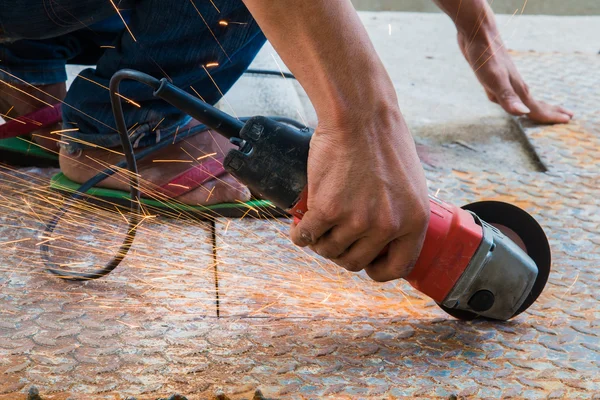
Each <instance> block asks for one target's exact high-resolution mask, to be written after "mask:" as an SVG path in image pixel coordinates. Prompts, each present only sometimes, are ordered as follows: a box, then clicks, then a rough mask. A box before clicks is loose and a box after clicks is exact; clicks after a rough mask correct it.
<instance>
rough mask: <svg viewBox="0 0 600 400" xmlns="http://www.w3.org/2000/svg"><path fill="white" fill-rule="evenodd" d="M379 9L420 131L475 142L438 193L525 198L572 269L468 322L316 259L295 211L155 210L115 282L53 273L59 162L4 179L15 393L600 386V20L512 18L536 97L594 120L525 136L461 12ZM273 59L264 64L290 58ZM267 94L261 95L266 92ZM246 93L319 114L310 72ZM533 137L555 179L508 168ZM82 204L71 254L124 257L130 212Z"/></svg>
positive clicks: (245, 110) (66, 235)
mask: <svg viewBox="0 0 600 400" xmlns="http://www.w3.org/2000/svg"><path fill="white" fill-rule="evenodd" d="M362 18H363V20H364V21H365V24H366V25H367V27H368V29H369V33H370V34H371V36H372V37H373V39H374V42H375V44H376V47H377V49H378V51H380V53H381V54H382V57H383V59H384V62H385V63H386V65H387V66H388V69H389V70H390V74H391V75H392V78H393V81H394V84H395V86H396V89H397V91H398V93H399V96H400V98H401V100H400V101H401V106H402V109H403V111H404V113H405V116H406V118H407V120H408V121H409V124H410V126H411V128H412V130H413V132H415V137H416V140H417V141H418V142H421V143H422V144H423V145H425V146H428V148H430V149H432V151H437V152H438V153H437V154H438V155H439V156H442V155H445V154H447V153H448V152H450V151H451V150H452V151H454V150H455V149H456V147H460V148H463V147H464V146H462V145H460V144H459V145H458V146H456V147H452V146H449V147H448V146H446V147H444V146H445V145H450V144H452V143H454V142H456V141H457V139H458V140H460V141H462V142H464V143H466V144H467V145H468V146H469V147H472V148H475V149H476V150H469V149H466V150H469V151H471V152H472V153H473V154H472V157H471V159H469V160H467V157H460V153H455V157H456V159H454V160H453V161H452V162H440V163H438V164H437V165H429V166H426V167H427V168H426V173H427V177H428V181H429V185H430V189H431V190H432V191H437V190H439V195H440V197H442V198H445V199H448V200H451V201H453V202H455V203H457V204H464V203H467V202H472V201H476V200H482V199H497V200H503V201H508V202H511V203H514V204H516V205H518V206H520V207H522V208H524V209H526V210H527V211H529V212H531V213H532V214H534V215H535V216H536V218H538V219H539V221H540V222H541V223H542V225H543V227H544V228H545V230H546V231H547V232H548V235H549V239H550V242H551V247H552V249H553V258H554V263H553V272H552V274H551V277H550V281H549V284H548V287H547V289H546V291H545V293H544V294H543V295H542V297H541V298H540V300H539V302H538V303H536V305H534V306H533V307H532V308H531V309H530V310H529V311H528V312H526V313H524V314H522V315H521V316H519V317H518V318H517V319H515V320H514V321H512V322H509V323H506V324H495V323H491V322H486V321H475V322H472V323H461V322H458V321H455V320H452V319H449V318H448V317H447V315H445V314H444V313H443V312H442V311H441V310H440V309H439V308H438V307H437V306H436V305H435V304H434V303H433V302H432V301H430V300H429V299H427V298H425V297H424V296H423V295H421V294H419V293H418V292H416V291H414V290H412V289H411V288H410V287H409V286H408V285H407V284H405V283H403V282H392V283H388V284H386V285H377V284H374V283H373V282H370V281H369V280H367V279H365V278H364V276H362V275H354V274H350V273H345V272H344V271H341V270H340V269H339V268H336V267H335V266H332V265H330V264H328V263H325V262H323V260H321V259H319V258H318V257H315V256H314V255H313V254H311V253H309V252H303V251H300V250H298V249H297V248H295V247H293V246H292V245H291V244H290V243H289V241H288V240H287V239H286V237H285V234H286V224H287V221H256V220H243V221H238V220H227V219H220V220H219V221H217V222H216V224H215V226H214V227H213V226H211V225H210V224H206V223H201V224H199V223H196V222H192V221H184V220H181V219H163V218H161V219H152V218H149V219H148V220H147V221H145V222H144V223H143V224H142V226H141V230H140V237H139V238H138V240H136V243H135V245H134V248H133V250H132V253H131V255H130V256H129V257H128V258H127V259H126V261H125V263H124V265H122V266H121V267H119V269H117V270H116V271H114V273H113V274H111V275H110V276H109V277H108V279H106V280H103V281H98V282H89V283H85V284H73V283H69V282H62V281H58V280H56V279H54V278H50V277H48V276H47V275H46V274H45V273H43V271H41V265H40V259H39V254H38V251H39V243H40V242H43V241H45V240H48V238H46V237H43V233H42V232H41V231H40V229H43V226H44V222H45V221H46V220H47V219H48V218H49V216H50V214H51V213H52V212H53V211H54V210H55V209H56V204H57V202H58V201H60V198H59V197H58V195H57V194H54V193H52V194H50V192H48V188H47V185H48V177H49V175H50V174H51V172H52V171H47V170H46V171H40V170H37V169H28V170H22V171H18V172H14V171H12V172H8V173H7V172H5V171H2V173H1V174H0V187H1V190H0V195H1V196H2V197H1V200H2V201H0V237H1V238H2V239H0V242H2V243H0V246H1V247H0V254H1V257H0V399H2V400H5V399H6V400H8V399H10V400H13V399H25V398H26V393H27V391H28V390H29V388H30V387H31V386H36V387H38V388H39V390H40V393H41V394H42V398H44V399H46V398H48V399H59V400H65V399H67V398H72V399H114V398H124V397H126V396H129V395H133V396H135V397H136V398H138V399H156V398H159V397H160V398H165V397H168V396H170V395H171V394H172V393H174V392H178V393H181V394H183V395H186V396H188V398H189V399H200V398H215V397H217V398H225V397H224V396H227V397H229V398H253V397H254V398H261V397H260V396H258V395H257V394H256V393H257V392H256V390H257V389H259V390H260V391H261V392H262V393H263V394H264V395H265V396H266V397H269V398H284V397H300V396H304V397H308V398H379V397H381V398H387V397H392V398H393V397H400V398H402V397H404V398H414V397H422V398H446V399H447V398H449V397H451V396H454V397H453V398H469V397H492V398H510V397H512V398H532V399H544V398H567V399H570V398H597V397H598V396H600V378H599V376H598V374H597V371H598V369H599V368H600V347H599V346H598V343H599V341H600V336H599V334H598V328H599V327H600V322H599V321H600V307H599V304H600V296H599V294H598V293H600V286H599V283H598V282H600V276H599V273H600V270H599V269H598V268H597V265H598V262H599V261H600V258H599V257H600V256H599V255H600V238H599V237H598V232H600V217H599V215H598V213H597V210H598V208H599V207H600V200H599V199H600V197H599V196H598V189H597V182H598V170H597V160H598V158H600V113H599V112H598V110H600V97H599V96H600V92H599V91H598V90H595V88H597V87H598V85H599V84H600V76H599V75H598V71H600V59H599V58H598V57H599V56H597V55H596V53H597V49H596V47H597V44H598V43H597V39H595V38H598V37H600V35H599V32H598V29H600V20H599V19H598V18H592V17H590V18H570V17H563V18H557V17H519V19H516V20H511V22H510V23H508V20H509V19H508V18H507V17H501V18H500V20H501V25H502V27H503V28H502V29H503V30H504V33H505V35H506V36H508V37H509V38H510V39H509V40H508V43H509V47H510V48H511V49H512V50H513V54H514V57H515V62H516V63H517V65H518V66H519V67H520V69H521V71H522V73H523V74H524V76H525V77H526V78H527V79H528V81H529V83H530V85H531V87H532V90H533V91H534V93H536V94H537V95H539V96H541V97H543V98H546V99H547V100H549V101H553V102H560V103H563V104H565V105H567V106H569V107H571V108H573V109H574V110H575V112H576V113H577V114H576V115H577V118H576V120H574V121H573V122H572V123H571V124H568V125H562V126H530V125H528V124H526V123H524V124H521V125H520V128H521V129H522V131H523V132H524V134H522V135H521V136H519V135H518V134H517V132H521V131H520V130H519V131H515V130H514V126H515V125H514V122H513V121H512V120H511V119H510V118H508V117H507V116H506V115H505V114H504V113H503V112H502V111H501V110H500V109H499V108H498V107H496V106H494V105H491V104H489V103H488V102H487V99H486V98H485V96H484V94H483V92H482V91H481V89H480V88H479V86H478V84H477V82H476V81H475V79H474V78H473V77H472V75H471V72H470V71H469V70H468V67H467V65H466V64H465V63H464V62H463V61H461V58H460V54H459V52H458V50H457V47H456V44H455V43H454V38H453V36H454V35H453V32H452V26H451V23H450V22H449V20H447V19H445V17H443V16H438V15H423V14H409V15H406V14H396V13H381V14H375V13H364V14H362ZM390 25H391V26H392V35H389V26H390ZM552 32H554V33H553V34H552V35H550V33H552ZM556 32H561V33H560V35H556ZM511 34H512V37H511ZM530 50H533V51H530ZM272 53H273V52H272V50H271V49H270V48H269V47H266V48H265V49H264V50H263V52H262V54H261V56H260V57H259V58H258V59H257V60H256V63H255V65H256V66H266V67H269V68H277V64H276V63H275V61H274V60H273V56H275V57H276V55H274V54H273V56H272ZM431 57H433V58H431ZM280 65H281V63H280ZM448 77H451V78H450V79H449V78H448ZM251 87H255V88H257V89H258V88H260V90H259V91H258V93H259V95H258V96H254V97H253V100H252V102H250V101H248V96H247V92H246V90H248V89H249V88H251ZM227 101H228V104H227V103H225V102H224V103H223V104H222V107H223V108H225V109H228V107H232V108H233V109H234V110H235V111H236V113H238V114H239V115H243V114H254V113H265V114H276V115H285V116H291V117H295V118H299V117H298V115H302V116H303V117H304V118H305V119H306V120H307V121H312V122H313V123H314V115H312V113H311V109H310V107H309V106H308V105H307V103H306V100H305V99H304V98H303V94H302V92H301V91H300V90H299V88H298V87H297V85H296V84H295V83H293V82H282V81H281V80H278V79H275V78H256V77H246V78H243V80H242V81H241V82H239V84H238V85H236V87H235V88H234V90H232V91H231V92H230V93H229V94H228V95H227ZM484 126H486V127H487V128H486V130H485V135H482V134H481V132H482V129H483V128H484ZM437 127H440V128H439V129H438V128H437ZM498 132H500V133H498ZM502 132H507V133H502ZM510 135H517V139H515V140H514V141H513V142H514V143H508V144H506V142H507V141H508V142H510V140H507V138H509V137H510ZM523 140H525V141H527V142H529V143H531V145H532V147H533V148H534V149H535V151H536V154H537V155H538V156H539V157H540V159H541V160H542V161H543V162H544V163H545V164H546V165H547V167H548V169H549V172H548V173H541V172H537V171H532V170H531V169H530V168H529V167H527V165H526V164H525V161H523V157H524V156H523V155H522V154H517V156H516V160H517V161H518V163H517V164H514V165H512V166H504V168H501V167H503V165H502V163H500V161H501V159H500V157H502V156H503V155H504V156H506V152H507V148H502V147H501V146H498V143H503V144H504V145H509V146H511V147H509V149H511V150H510V151H513V152H515V153H518V152H517V150H516V149H521V150H522V143H523ZM459 150H460V151H463V150H462V149H459ZM466 150H465V151H466ZM519 151H520V150H519ZM480 153H481V154H480ZM478 157H479V158H478ZM477 160H479V161H477ZM442 161H444V160H442ZM503 164H506V162H505V163H503ZM23 174H25V175H23ZM79 207H80V208H79V209H76V210H74V212H72V213H71V214H69V216H68V219H67V223H66V224H65V225H63V226H62V227H61V230H60V231H59V232H58V235H57V236H56V237H55V238H53V239H54V240H53V242H52V243H53V244H54V245H55V246H56V247H60V249H57V250H56V253H55V256H56V257H62V258H61V260H62V262H64V263H67V264H69V263H73V262H81V261H86V262H96V263H97V262H100V261H105V260H106V259H107V257H108V255H110V254H111V253H110V251H111V249H114V248H115V247H114V246H115V244H116V243H117V242H118V240H119V239H120V237H121V236H120V235H122V232H123V229H124V225H123V221H122V217H121V215H120V214H118V213H114V212H112V213H95V214H90V213H89V209H87V207H88V206H87V205H86V204H81V205H79ZM32 209H33V210H35V212H31V210H32ZM90 215H91V216H90ZM68 222H71V223H73V224H72V225H69V224H68ZM213 229H214V238H213ZM215 278H218V293H219V296H218V302H219V308H220V315H221V318H219V319H217V318H216V304H217V296H216V288H217V282H216V280H215ZM218 396H220V397H218Z"/></svg>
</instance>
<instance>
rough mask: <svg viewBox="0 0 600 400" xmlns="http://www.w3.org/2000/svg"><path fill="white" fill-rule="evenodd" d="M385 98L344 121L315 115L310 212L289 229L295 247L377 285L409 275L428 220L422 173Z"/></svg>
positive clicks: (397, 115) (401, 124)
mask: <svg viewBox="0 0 600 400" xmlns="http://www.w3.org/2000/svg"><path fill="white" fill-rule="evenodd" d="M391 97H392V99H393V100H392V101H390V102H384V104H383V105H382V104H381V103H378V104H377V105H376V106H374V107H373V109H371V110H369V109H367V107H365V104H370V103H369V102H368V101H365V102H364V103H363V104H361V105H358V106H359V108H360V109H359V110H357V111H356V112H353V113H350V114H349V115H346V116H344V118H335V119H333V118H332V119H331V120H328V119H327V118H325V119H323V118H320V121H319V126H318V128H317V129H316V131H315V133H314V135H313V138H312V141H311V144H310V152H309V158H308V211H307V212H306V214H305V215H304V217H303V219H302V221H300V222H299V223H298V224H297V225H293V226H292V228H291V238H292V241H293V242H294V243H295V244H297V245H298V246H303V247H304V246H309V247H310V248H311V249H312V250H314V251H315V252H316V253H318V254H319V255H321V256H323V257H325V258H328V259H331V260H333V261H334V262H335V263H336V264H338V265H340V266H342V267H344V268H346V269H348V270H350V271H355V272H357V271H361V270H363V269H364V270H365V271H366V273H367V274H368V275H369V276H370V277H371V278H372V279H374V280H376V281H380V282H384V281H389V280H392V279H398V278H403V277H406V276H407V275H408V274H409V273H410V271H411V269H412V267H413V266H414V263H415V261H416V260H417V258H418V256H419V253H420V250H421V247H422V244H423V240H424V237H425V232H426V229H427V226H428V219H429V200H428V195H427V184H426V181H425V176H424V172H423V169H422V167H421V164H420V162H419V158H418V156H417V152H416V149H415V144H414V141H413V139H412V137H411V135H410V132H409V130H408V127H407V126H406V124H405V122H404V119H403V117H402V115H401V113H400V110H399V109H398V106H397V101H396V100H395V99H396V97H395V93H394V94H393V95H391ZM375 103H377V102H375ZM388 245H389V250H388V251H387V253H385V254H384V255H381V256H380V253H381V252H382V250H383V249H384V248H385V247H386V246H388Z"/></svg>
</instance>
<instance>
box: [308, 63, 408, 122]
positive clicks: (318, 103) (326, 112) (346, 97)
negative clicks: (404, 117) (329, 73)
mask: <svg viewBox="0 0 600 400" xmlns="http://www.w3.org/2000/svg"><path fill="white" fill-rule="evenodd" d="M351 79H352V81H353V82H352V84H350V85H346V84H344V82H342V83H340V84H338V83H336V82H330V83H329V84H328V85H327V86H328V87H327V88H323V91H322V92H321V93H320V95H319V96H317V97H318V98H316V99H314V100H313V99H311V101H312V102H313V104H314V106H315V110H316V113H317V117H318V120H319V126H320V127H321V128H326V127H337V128H339V127H342V126H352V125H354V126H360V125H362V124H365V123H366V122H367V121H368V120H371V119H373V118H377V117H378V116H392V115H394V116H395V115H399V116H400V118H401V113H400V109H399V106H398V97H397V95H396V92H395V89H394V86H393V83H392V81H391V79H390V78H389V76H388V75H387V72H385V70H383V71H382V72H375V71H372V70H370V71H364V72H363V73H362V74H359V75H356V77H353V78H351Z"/></svg>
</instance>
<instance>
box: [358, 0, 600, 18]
mask: <svg viewBox="0 0 600 400" xmlns="http://www.w3.org/2000/svg"><path fill="white" fill-rule="evenodd" d="M457 1H458V0H457ZM352 3H353V4H354V6H355V7H356V9H357V10H361V11H404V12H440V11H439V9H438V8H437V7H436V6H435V4H434V2H433V1H424V0H352ZM489 3H490V4H491V5H492V8H493V9H494V11H495V12H496V13H499V14H512V13H514V12H515V10H519V12H521V11H523V14H526V15H538V14H544V15H600V3H598V2H597V1H595V0H570V1H562V0H528V1H525V0H496V1H494V0H490V1H489ZM468 4H469V3H468V2H467V1H464V2H463V5H464V6H465V7H466V6H468Z"/></svg>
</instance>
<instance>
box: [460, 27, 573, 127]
mask: <svg viewBox="0 0 600 400" xmlns="http://www.w3.org/2000/svg"><path fill="white" fill-rule="evenodd" d="M458 44H459V46H460V49H461V51H462V53H463V55H464V56H465V58H466V59H467V61H468V62H469V64H470V65H471V68H473V71H474V72H475V75H476V76H477V79H479V82H481V84H482V85H483V88H484V89H485V92H486V94H487V96H488V98H489V99H490V100H491V101H493V102H494V103H497V104H499V105H500V106H501V107H502V108H503V109H504V110H505V111H506V112H508V113H509V114H512V115H515V116H521V115H527V117H528V118H529V119H531V120H533V121H535V122H540V123H545V124H558V123H561V124H566V123H568V122H569V121H570V120H571V117H573V112H572V111H569V110H567V109H565V108H563V107H560V106H554V105H551V104H548V103H545V102H543V101H539V100H536V99H535V98H533V96H532V95H531V94H530V93H529V88H528V86H527V84H526V83H525V81H524V80H523V78H522V77H521V75H520V74H519V71H518V70H517V67H516V66H515V64H514V63H513V61H512V59H511V57H510V55H509V54H508V51H507V50H506V48H505V47H504V44H503V43H502V40H501V39H500V37H499V35H494V34H493V33H485V34H482V35H480V36H478V37H476V38H475V39H470V38H468V37H467V36H466V35H464V34H461V33H459V34H458Z"/></svg>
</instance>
